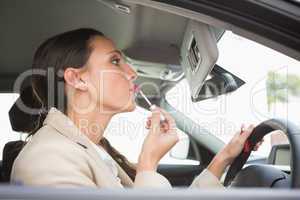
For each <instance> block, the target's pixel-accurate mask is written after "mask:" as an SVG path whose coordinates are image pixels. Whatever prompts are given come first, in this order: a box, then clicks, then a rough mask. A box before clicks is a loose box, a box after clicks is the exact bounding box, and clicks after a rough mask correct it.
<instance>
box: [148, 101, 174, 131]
mask: <svg viewBox="0 0 300 200" xmlns="http://www.w3.org/2000/svg"><path fill="white" fill-rule="evenodd" d="M155 111H158V112H159V113H160V115H164V117H165V119H166V120H164V121H160V130H161V131H162V132H164V133H166V132H168V131H170V130H173V129H175V128H176V123H175V120H174V119H173V117H172V116H171V115H170V114H169V113H168V112H166V111H165V110H163V109H161V108H159V107H156V109H155ZM151 126H152V116H151V117H148V118H147V122H146V128H147V129H150V128H151Z"/></svg>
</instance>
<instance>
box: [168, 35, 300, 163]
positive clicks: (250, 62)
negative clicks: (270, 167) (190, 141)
mask: <svg viewBox="0 0 300 200" xmlns="http://www.w3.org/2000/svg"><path fill="white" fill-rule="evenodd" d="M218 48H219V59H218V61H217V64H218V65H219V66H221V67H223V68H224V69H226V70H228V71H229V72H231V73H233V74H235V75H237V76H238V77H240V78H241V79H243V80H244V81H245V82H246V84H245V85H243V86H242V87H241V88H239V89H238V90H237V91H235V92H232V93H230V94H228V95H222V96H219V97H218V98H214V99H208V100H204V101H201V102H197V103H192V101H191V95H190V92H189V86H188V83H187V81H186V80H185V79H184V80H182V81H181V82H180V83H179V84H178V85H177V86H176V87H174V88H173V89H172V90H171V91H169V92H168V94H167V95H166V98H167V100H168V102H169V103H170V104H171V105H172V106H173V107H175V108H177V109H179V111H181V112H182V113H184V114H185V115H187V116H188V117H189V118H191V119H193V120H194V121H195V122H196V123H198V124H200V125H201V126H202V127H204V128H206V129H208V130H209V131H210V132H211V133H213V134H214V135H215V136H216V137H218V138H220V139H221V140H222V141H224V142H225V143H227V142H228V141H229V140H230V139H231V137H232V136H233V134H234V133H235V132H236V131H237V130H239V129H240V127H241V124H243V123H244V124H246V125H247V124H250V123H252V124H256V125H257V124H258V123H260V122H262V121H264V120H266V119H269V118H272V117H281V118H285V119H289V120H292V121H293V122H294V123H296V124H297V125H300V110H299V107H300V62H299V61H297V60H294V59H292V58H290V57H287V56H285V55H283V54H281V53H279V52H277V51H274V50H272V49H270V48H267V47H265V46H263V45H260V44H258V43H256V42H253V41H251V40H248V39H245V38H243V37H241V36H238V35H235V34H233V33H232V32H226V33H225V34H224V36H223V37H222V39H221V40H220V41H219V43H218ZM280 143H287V139H286V137H285V136H284V135H282V134H278V133H274V134H272V136H270V135H268V136H266V138H265V142H264V144H263V145H262V146H261V148H260V149H259V151H258V152H255V154H256V155H261V156H264V157H267V156H268V155H269V152H270V149H271V146H272V145H274V144H280Z"/></svg>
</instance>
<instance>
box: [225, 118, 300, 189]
mask: <svg viewBox="0 0 300 200" xmlns="http://www.w3.org/2000/svg"><path fill="white" fill-rule="evenodd" d="M275 130H281V131H283V132H284V133H285V134H286V135H287V137H288V139H289V142H290V148H291V162H290V165H291V188H300V129H299V128H298V127H297V126H296V125H295V124H294V123H292V122H290V121H288V120H286V119H277V118H275V119H270V120H267V121H264V122H262V123H260V124H259V125H258V126H256V127H255V128H254V130H253V132H252V134H251V135H250V137H249V138H248V140H247V143H246V146H247V148H245V149H244V150H243V152H241V154H240V155H239V156H238V157H237V158H236V159H235V160H234V161H233V163H232V164H231V166H230V167H229V170H228V172H227V174H226V177H225V181H224V186H228V185H230V183H231V181H232V180H233V179H234V177H235V176H236V175H237V173H238V172H239V171H240V170H241V169H242V167H243V166H244V164H245V163H246V162H247V160H248V158H249V156H250V154H251V151H252V150H253V149H254V147H255V145H256V144H257V143H258V142H259V141H261V140H262V138H263V137H264V136H265V135H267V134H269V133H271V132H272V131H275ZM246 146H245V147H246Z"/></svg>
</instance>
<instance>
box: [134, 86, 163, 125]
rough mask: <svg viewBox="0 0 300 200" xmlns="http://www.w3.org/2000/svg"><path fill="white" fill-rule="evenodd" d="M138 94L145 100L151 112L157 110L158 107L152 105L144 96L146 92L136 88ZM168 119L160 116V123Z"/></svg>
mask: <svg viewBox="0 0 300 200" xmlns="http://www.w3.org/2000/svg"><path fill="white" fill-rule="evenodd" d="M135 91H136V93H140V95H141V96H142V97H143V98H144V99H145V101H146V102H147V104H148V105H149V110H151V111H153V110H154V109H155V108H156V105H154V104H152V103H151V101H150V100H149V99H148V98H147V96H146V95H145V94H144V92H143V91H142V90H141V88H140V87H139V86H137V85H136V86H135ZM165 120H166V118H165V116H163V115H162V114H160V121H165Z"/></svg>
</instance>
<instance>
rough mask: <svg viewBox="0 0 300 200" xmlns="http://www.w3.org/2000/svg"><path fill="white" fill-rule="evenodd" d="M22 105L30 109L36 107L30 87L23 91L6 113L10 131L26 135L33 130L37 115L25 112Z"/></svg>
mask: <svg viewBox="0 0 300 200" xmlns="http://www.w3.org/2000/svg"><path fill="white" fill-rule="evenodd" d="M22 105H23V106H22ZM24 105H25V106H27V107H30V108H33V107H34V105H37V104H36V102H34V98H33V92H32V88H31V87H30V86H29V87H26V88H25V89H23V91H22V92H21V93H20V96H19V98H18V99H17V100H16V102H15V103H14V104H13V106H12V107H11V108H10V110H9V113H8V114H9V120H10V124H11V127H12V129H13V130H14V131H17V132H24V133H28V132H30V131H31V130H33V128H34V125H35V123H34V122H36V120H37V119H38V116H39V115H38V114H31V113H29V112H26V110H25V109H22V107H24Z"/></svg>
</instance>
